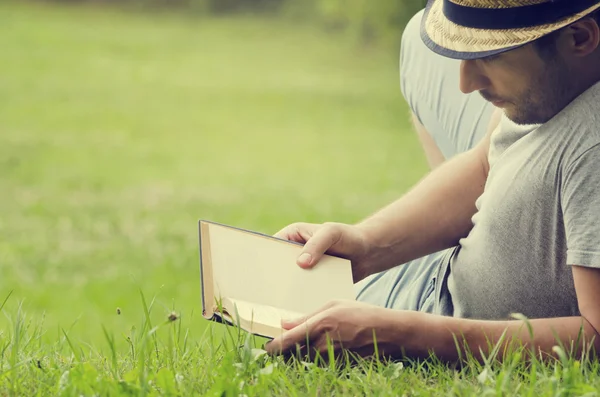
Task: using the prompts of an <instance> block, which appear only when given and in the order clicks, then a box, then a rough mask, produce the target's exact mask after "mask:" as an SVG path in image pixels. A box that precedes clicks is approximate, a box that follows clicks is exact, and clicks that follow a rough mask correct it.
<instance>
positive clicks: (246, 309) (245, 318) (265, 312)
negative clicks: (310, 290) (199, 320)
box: [223, 298, 303, 329]
mask: <svg viewBox="0 0 600 397" xmlns="http://www.w3.org/2000/svg"><path fill="white" fill-rule="evenodd" d="M225 306H231V307H232V309H228V314H229V317H230V318H231V320H232V322H233V323H237V321H238V318H237V317H236V316H237V315H239V319H240V320H241V322H242V325H248V326H250V325H251V324H258V325H264V326H266V327H269V328H273V329H280V328H281V320H295V319H297V318H299V317H302V315H303V314H302V313H297V312H292V311H289V310H283V309H277V308H274V307H271V306H264V305H255V304H252V303H249V302H245V301H241V300H239V299H227V298H224V299H223V307H225ZM236 309H237V312H236Z"/></svg>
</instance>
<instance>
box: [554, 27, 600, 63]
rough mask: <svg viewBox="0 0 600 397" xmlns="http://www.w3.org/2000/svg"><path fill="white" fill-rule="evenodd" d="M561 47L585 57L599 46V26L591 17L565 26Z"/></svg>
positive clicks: (575, 54) (577, 55)
mask: <svg viewBox="0 0 600 397" xmlns="http://www.w3.org/2000/svg"><path fill="white" fill-rule="evenodd" d="M562 36H563V37H562V39H563V40H561V41H562V43H561V44H562V46H563V49H564V50H566V51H567V52H569V53H571V54H572V55H574V56H576V57H585V56H588V55H590V54H591V53H593V52H594V51H595V50H596V49H598V48H599V47H600V27H599V26H598V23H597V22H596V20H595V19H594V18H592V17H586V18H583V19H581V20H579V21H577V22H574V23H573V24H571V25H569V26H567V27H566V28H565V30H564V34H563V35H562Z"/></svg>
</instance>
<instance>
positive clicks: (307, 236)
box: [275, 110, 502, 282]
mask: <svg viewBox="0 0 600 397" xmlns="http://www.w3.org/2000/svg"><path fill="white" fill-rule="evenodd" d="M501 115H502V112H501V111H500V110H498V111H497V112H496V113H495V114H494V115H493V116H492V118H491V121H490V124H489V128H488V133H487V135H486V136H485V138H484V139H483V140H482V141H481V142H480V143H479V144H478V145H477V146H476V147H475V148H473V149H472V150H470V151H468V152H465V153H462V154H460V155H458V156H456V157H454V158H452V159H451V160H449V161H446V162H445V163H443V164H442V165H440V166H439V167H438V168H437V169H435V170H433V171H432V172H431V173H430V174H428V175H427V176H426V177H425V178H424V179H423V180H422V181H421V182H420V183H419V184H418V185H417V186H415V187H414V188H413V189H412V190H411V191H410V192H409V193H407V194H406V195H405V196H403V197H402V198H400V199H399V200H397V201H396V202H394V203H393V204H391V205H389V206H387V207H385V208H384V209H382V210H380V211H379V212H377V213H376V214H375V215H372V216H371V217H369V218H368V219H366V220H364V221H363V222H360V223H359V224H357V225H347V224H341V223H325V224H322V225H318V224H311V223H293V224H291V225H288V226H286V227H285V228H283V229H281V230H280V231H279V232H277V233H276V234H275V236H276V237H279V238H282V239H286V240H290V241H295V242H298V243H301V244H304V247H303V248H302V252H301V253H300V254H299V256H298V259H297V264H298V265H299V266H301V267H303V268H311V267H313V266H315V265H317V263H318V262H319V260H320V258H321V257H322V256H323V254H324V253H328V254H333V255H338V256H341V257H344V258H347V259H350V260H351V261H352V271H353V275H354V281H355V282H358V281H360V280H362V279H363V278H365V277H367V276H368V275H370V274H373V273H378V272H381V271H384V270H387V269H390V268H392V267H394V266H397V265H399V264H401V263H406V262H408V261H410V260H412V259H416V258H419V257H422V256H424V255H427V254H431V253H433V252H437V251H440V250H442V249H444V248H449V247H452V246H455V245H456V244H457V243H458V241H459V239H460V238H462V237H465V236H466V235H467V234H468V233H469V231H470V230H471V228H472V226H473V225H472V221H471V217H472V216H473V215H474V214H475V211H476V207H475V201H476V200H477V198H478V197H479V196H480V195H481V194H482V192H483V188H484V185H485V182H486V179H487V173H488V168H489V164H488V160H487V155H488V151H489V144H490V136H491V134H492V132H493V131H494V130H495V129H496V127H497V126H498V124H499V122H500V118H501Z"/></svg>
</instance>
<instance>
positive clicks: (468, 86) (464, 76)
mask: <svg viewBox="0 0 600 397" xmlns="http://www.w3.org/2000/svg"><path fill="white" fill-rule="evenodd" d="M489 83H490V82H489V80H488V78H487V77H485V76H484V75H483V74H482V73H481V71H480V70H479V67H478V65H477V63H476V61H473V60H468V61H462V62H461V63H460V90H461V91H462V92H463V93H465V94H470V93H471V92H474V91H481V90H483V89H485V88H488V86H489Z"/></svg>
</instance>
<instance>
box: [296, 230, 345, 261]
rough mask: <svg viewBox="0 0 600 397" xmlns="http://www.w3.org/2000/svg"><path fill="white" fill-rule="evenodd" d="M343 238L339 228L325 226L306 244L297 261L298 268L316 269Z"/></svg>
mask: <svg viewBox="0 0 600 397" xmlns="http://www.w3.org/2000/svg"><path fill="white" fill-rule="evenodd" d="M340 238H341V231H340V229H339V228H336V227H330V226H323V227H321V228H319V229H318V230H317V231H316V232H315V233H314V234H313V235H312V236H311V237H310V238H309V239H308V241H306V244H304V248H303V249H302V252H300V255H299V256H298V258H297V259H296V263H297V264H298V266H300V267H302V268H304V269H309V268H312V267H314V266H315V265H316V264H317V263H318V262H319V260H320V259H321V257H322V256H323V255H324V254H325V252H327V251H328V250H329V249H330V248H331V247H332V246H333V245H334V244H335V243H336V242H337V241H339V240H340Z"/></svg>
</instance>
